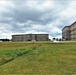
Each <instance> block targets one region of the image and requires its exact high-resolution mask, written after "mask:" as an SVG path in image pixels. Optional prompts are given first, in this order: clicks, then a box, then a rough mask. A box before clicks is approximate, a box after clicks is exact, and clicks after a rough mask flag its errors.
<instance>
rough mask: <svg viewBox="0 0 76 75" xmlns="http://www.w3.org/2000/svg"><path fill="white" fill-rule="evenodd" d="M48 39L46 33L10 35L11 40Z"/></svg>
mask: <svg viewBox="0 0 76 75" xmlns="http://www.w3.org/2000/svg"><path fill="white" fill-rule="evenodd" d="M32 40H35V41H48V40H49V36H48V34H23V35H22V34H21V35H12V41H13V42H22V41H23V42H24V41H32Z"/></svg>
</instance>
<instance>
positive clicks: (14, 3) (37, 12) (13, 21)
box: [0, 0, 76, 38]
mask: <svg viewBox="0 0 76 75" xmlns="http://www.w3.org/2000/svg"><path fill="white" fill-rule="evenodd" d="M75 21H76V0H0V38H11V35H12V34H28V33H29V34H33V33H34V34H38V33H44V34H45V33H47V34H49V35H50V36H49V37H50V38H53V37H59V38H60V37H61V33H62V31H61V29H62V28H63V27H64V26H66V25H71V24H72V23H73V22H75Z"/></svg>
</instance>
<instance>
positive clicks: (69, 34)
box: [62, 22, 76, 40]
mask: <svg viewBox="0 0 76 75" xmlns="http://www.w3.org/2000/svg"><path fill="white" fill-rule="evenodd" d="M62 38H63V39H64V40H76V22H74V23H73V24H71V25H70V26H65V27H64V28H63V29H62Z"/></svg>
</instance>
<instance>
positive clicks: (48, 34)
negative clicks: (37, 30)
mask: <svg viewBox="0 0 76 75" xmlns="http://www.w3.org/2000/svg"><path fill="white" fill-rule="evenodd" d="M20 35H49V34H15V35H12V36H20Z"/></svg>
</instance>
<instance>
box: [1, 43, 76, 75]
mask: <svg viewBox="0 0 76 75" xmlns="http://www.w3.org/2000/svg"><path fill="white" fill-rule="evenodd" d="M3 74H4V75H12V74H14V75H19V74H20V75H76V42H71V43H50V42H46V43H34V44H33V43H12V42H10V43H8V42H7V43H0V75H3Z"/></svg>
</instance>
